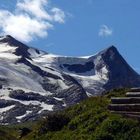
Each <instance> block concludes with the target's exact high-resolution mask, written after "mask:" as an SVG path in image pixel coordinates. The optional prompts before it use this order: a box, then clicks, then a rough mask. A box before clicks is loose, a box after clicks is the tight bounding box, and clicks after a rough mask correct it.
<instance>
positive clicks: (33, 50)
mask: <svg viewBox="0 0 140 140" xmlns="http://www.w3.org/2000/svg"><path fill="white" fill-rule="evenodd" d="M28 52H29V53H30V55H31V57H32V58H34V57H39V56H41V55H43V54H44V52H42V51H39V53H37V52H36V50H35V49H34V48H30V49H28Z"/></svg>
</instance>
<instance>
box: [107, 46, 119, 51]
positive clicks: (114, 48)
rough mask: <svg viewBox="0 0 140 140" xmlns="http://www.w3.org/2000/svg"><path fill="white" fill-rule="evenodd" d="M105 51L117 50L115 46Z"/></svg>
mask: <svg viewBox="0 0 140 140" xmlns="http://www.w3.org/2000/svg"><path fill="white" fill-rule="evenodd" d="M105 51H117V48H116V47H115V46H113V45H112V46H110V47H108V48H107V49H105Z"/></svg>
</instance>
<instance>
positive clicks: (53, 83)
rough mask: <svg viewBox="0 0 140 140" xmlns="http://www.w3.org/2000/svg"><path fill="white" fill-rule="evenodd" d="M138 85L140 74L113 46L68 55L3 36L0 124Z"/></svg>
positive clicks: (0, 70) (35, 115)
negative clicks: (88, 53) (83, 54)
mask: <svg viewBox="0 0 140 140" xmlns="http://www.w3.org/2000/svg"><path fill="white" fill-rule="evenodd" d="M138 86H140V76H139V75H138V74H137V73H136V72H135V71H134V70H133V69H132V68H131V67H130V66H129V65H128V63H127V62H126V61H125V60H124V58H123V57H122V56H121V55H120V53H119V52H118V50H117V49H116V48H115V47H114V46H111V47H109V48H107V49H104V50H102V51H101V52H99V53H97V54H96V55H94V56H89V57H66V56H58V55H53V54H49V53H47V52H44V51H40V50H39V49H36V48H33V47H29V46H27V45H25V44H23V43H21V42H19V41H18V40H16V39H14V38H13V37H11V36H5V37H2V38H1V39H0V87H1V89H0V123H1V124H9V123H11V124H13V123H21V122H25V121H27V120H28V121H30V120H36V119H38V118H41V117H43V116H44V115H46V114H48V113H51V112H54V111H58V110H62V109H64V108H66V107H68V106H71V105H74V104H77V103H79V102H80V101H81V100H84V99H86V98H88V97H89V96H99V95H102V94H103V92H105V91H108V90H111V89H114V88H122V87H138Z"/></svg>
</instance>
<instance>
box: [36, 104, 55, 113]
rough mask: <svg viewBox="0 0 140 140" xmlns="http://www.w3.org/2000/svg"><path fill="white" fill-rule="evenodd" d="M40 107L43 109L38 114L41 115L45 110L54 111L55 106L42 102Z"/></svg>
mask: <svg viewBox="0 0 140 140" xmlns="http://www.w3.org/2000/svg"><path fill="white" fill-rule="evenodd" d="M40 107H42V109H41V110H40V111H39V112H38V114H40V113H41V112H42V111H44V110H48V111H53V107H54V105H48V104H45V103H44V102H42V103H41V106H40Z"/></svg>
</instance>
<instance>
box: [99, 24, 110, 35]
mask: <svg viewBox="0 0 140 140" xmlns="http://www.w3.org/2000/svg"><path fill="white" fill-rule="evenodd" d="M112 34H113V30H112V29H111V28H109V27H108V26H107V25H102V26H101V27H100V30H99V33H98V35H99V36H100V37H108V36H111V35H112Z"/></svg>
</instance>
